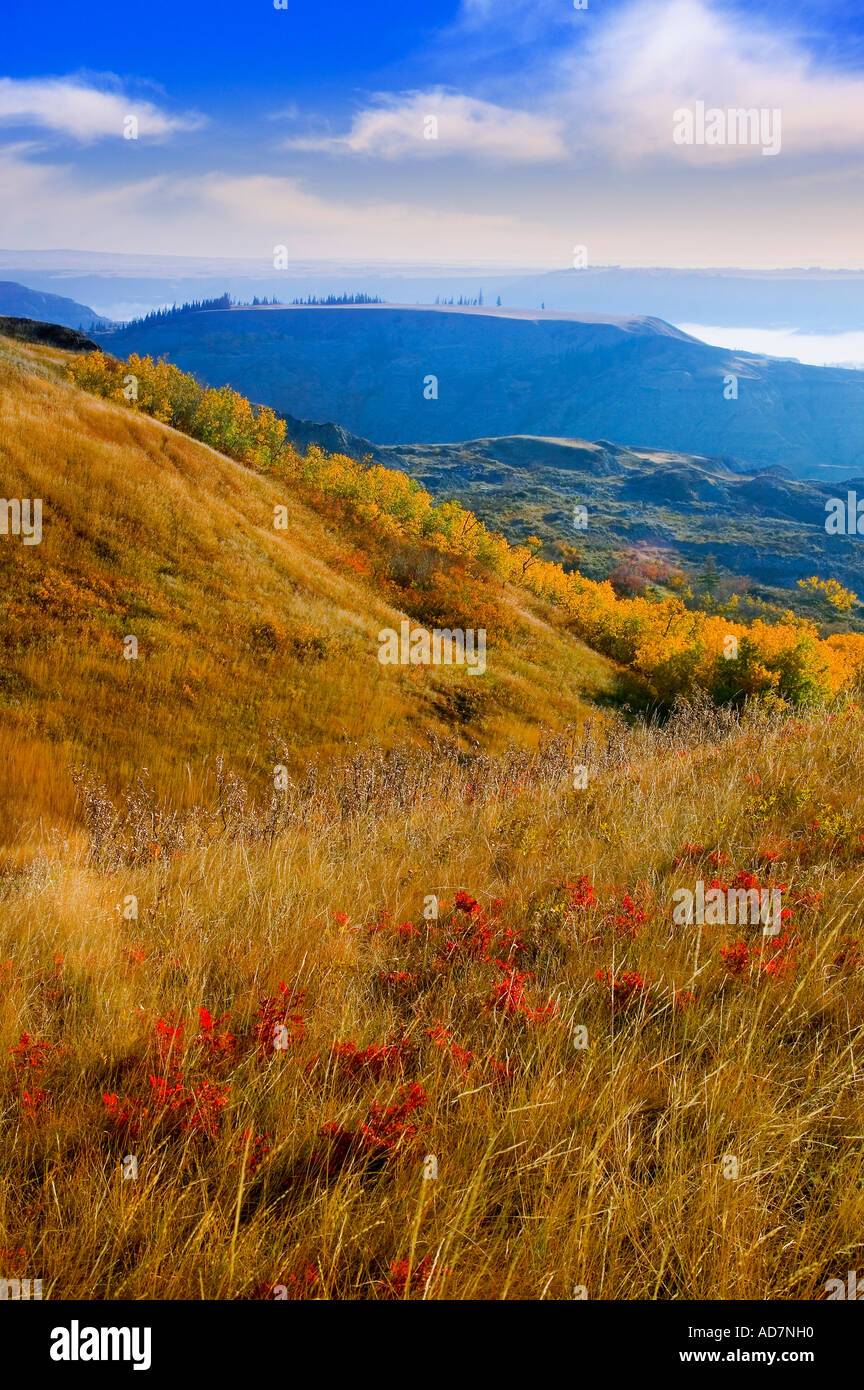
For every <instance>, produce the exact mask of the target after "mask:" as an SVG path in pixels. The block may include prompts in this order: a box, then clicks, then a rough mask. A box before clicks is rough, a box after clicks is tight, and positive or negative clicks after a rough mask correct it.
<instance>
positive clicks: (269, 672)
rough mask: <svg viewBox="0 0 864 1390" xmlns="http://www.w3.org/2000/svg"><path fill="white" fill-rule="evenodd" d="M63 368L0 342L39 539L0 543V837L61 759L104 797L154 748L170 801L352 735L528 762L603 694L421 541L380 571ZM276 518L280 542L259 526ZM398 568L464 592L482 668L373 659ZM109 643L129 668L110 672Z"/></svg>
mask: <svg viewBox="0 0 864 1390" xmlns="http://www.w3.org/2000/svg"><path fill="white" fill-rule="evenodd" d="M68 360H69V354H68V353H65V352H63V351H62V350H58V349H55V348H50V347H45V346H40V345H28V344H22V343H21V342H19V341H13V340H10V339H3V338H0V417H2V419H3V421H4V430H3V436H2V439H0V465H2V477H3V486H4V491H5V495H6V496H7V497H18V498H22V497H27V498H34V497H35V498H41V499H42V504H43V518H44V519H43V539H42V543H41V544H40V545H33V546H25V545H23V544H22V543H21V540H20V538H18V537H15V536H10V535H4V536H2V537H0V579H2V589H0V593H2V597H0V630H2V641H3V646H2V662H0V705H2V708H3V721H2V733H0V744H2V759H3V763H4V767H5V776H4V778H3V786H4V794H3V796H2V798H0V809H2V812H3V819H4V824H5V826H6V834H7V835H8V836H13V835H14V834H15V833H16V831H17V829H18V828H20V825H21V824H22V823H23V821H26V820H28V819H30V818H38V817H39V816H45V818H46V819H47V820H48V821H51V820H53V819H55V818H57V817H60V818H65V817H67V816H69V815H71V814H72V810H73V806H74V790H73V788H72V785H71V783H70V782H69V780H68V777H66V776H58V775H57V772H58V769H64V768H66V767H67V766H71V765H73V764H78V763H86V764H87V765H88V766H89V767H90V768H91V769H92V770H93V771H94V772H95V773H98V775H99V776H102V777H104V778H105V779H106V780H107V781H108V783H109V784H110V785H111V786H114V787H116V786H122V785H125V783H126V782H127V781H129V780H130V779H131V778H132V777H133V776H134V775H135V773H136V772H137V770H138V769H139V768H140V767H141V766H151V765H152V763H153V760H154V759H155V758H157V757H159V758H162V759H164V758H165V756H166V750H169V751H168V753H167V756H168V762H169V764H170V767H171V776H170V778H168V779H167V782H166V785H170V790H171V791H172V792H173V793H174V794H176V795H178V796H180V797H181V799H182V798H189V797H194V795H195V785H196V779H197V777H198V775H199V773H200V771H201V768H202V766H203V767H205V768H206V767H210V766H211V765H212V760H213V758H214V757H215V756H216V755H217V754H219V753H225V754H226V755H227V756H228V757H229V759H234V760H236V761H237V763H238V764H240V765H242V766H243V767H244V768H247V769H248V768H252V769H253V770H254V774H255V776H256V777H257V778H258V779H259V781H262V780H263V781H264V782H265V783H266V782H267V780H268V779H269V778H270V777H271V776H272V768H273V765H274V761H278V760H281V761H282V762H283V763H285V765H286V766H287V767H288V768H289V770H290V771H291V772H292V773H296V772H297V771H298V770H299V769H300V768H301V767H302V766H303V765H304V764H305V762H306V760H307V758H309V757H313V758H316V757H319V758H320V757H324V756H326V755H328V754H331V753H333V752H336V751H339V750H344V749H345V748H346V747H349V748H350V747H353V746H355V745H356V744H365V743H368V742H369V741H370V740H377V741H378V742H379V743H380V744H381V745H382V746H385V747H386V746H390V745H392V744H395V743H397V742H400V741H403V740H406V739H407V740H408V741H409V742H410V741H415V742H418V743H420V744H423V745H425V744H427V743H428V742H429V740H430V739H434V738H438V739H439V740H446V741H450V742H453V741H454V740H455V743H456V744H457V745H459V746H463V747H466V748H467V747H472V746H475V747H477V748H485V749H488V750H490V751H492V750H494V749H495V748H498V747H501V746H503V745H504V744H505V743H509V742H511V741H514V742H516V743H522V744H524V745H525V746H526V747H527V746H531V745H532V744H533V743H536V740H537V738H538V735H539V732H540V729H541V727H542V726H543V725H544V724H548V725H563V724H565V723H568V722H571V721H578V720H579V719H580V718H581V717H582V716H583V715H585V713H586V712H587V710H588V708H589V702H590V701H591V700H592V699H598V698H599V699H604V698H608V697H609V696H611V694H612V693H613V692H614V690H615V689H616V686H617V684H618V682H619V680H620V679H621V677H620V673H618V671H617V669H616V667H615V666H614V664H613V663H612V662H610V661H608V660H606V659H605V658H604V657H602V656H599V655H598V654H596V653H595V652H592V651H589V650H588V649H587V648H586V647H584V646H583V645H582V644H581V643H580V642H578V641H576V640H575V639H574V638H573V637H571V636H570V635H568V634H567V633H566V632H565V631H564V630H563V629H562V628H561V626H560V625H555V624H553V623H552V622H551V621H550V610H548V608H547V607H546V606H545V605H544V604H543V603H541V602H539V601H535V600H534V599H532V597H531V595H530V594H528V593H527V592H525V591H516V590H512V589H508V588H507V586H504V585H502V584H501V583H500V582H497V581H493V580H492V578H491V577H490V576H486V577H485V578H484V577H483V575H482V574H480V575H473V576H470V575H468V574H467V573H466V572H465V571H464V570H460V569H458V568H454V567H453V565H452V564H451V563H450V562H448V560H447V559H446V557H440V558H437V559H436V557H435V555H434V554H433V553H432V552H429V553H424V550H423V547H419V548H418V547H417V546H411V547H406V548H405V552H404V555H400V546H399V544H398V542H395V541H394V542H393V543H390V544H388V546H387V551H386V556H385V557H384V560H385V561H386V563H384V561H382V562H381V563H384V571H385V573H384V574H383V576H382V575H379V568H378V567H379V558H380V557H378V556H377V554H376V552H375V549H374V546H372V545H371V544H370V538H369V531H368V527H367V528H364V527H363V526H360V525H357V526H354V527H352V526H350V525H348V524H347V523H346V522H345V521H344V519H343V518H341V517H340V516H339V515H338V514H336V513H335V512H331V513H330V514H328V513H327V511H326V510H325V511H321V510H318V511H316V510H313V509H312V508H311V507H309V506H307V505H304V503H303V502H302V501H301V500H300V499H299V498H298V496H297V495H296V493H292V492H291V491H289V490H288V489H287V488H286V487H285V485H284V484H281V483H279V482H277V481H275V480H273V479H269V478H265V477H261V476H260V475H258V474H256V473H254V472H252V471H251V470H249V469H248V468H244V467H243V466H242V465H241V464H239V463H236V462H234V461H233V460H231V459H229V458H226V457H225V456H224V455H222V454H219V453H216V452H215V451H214V450H212V449H209V448H207V447H206V445H204V444H200V443H197V442H196V441H194V440H192V439H189V438H188V437H186V436H185V435H182V434H180V433H178V432H177V431H176V430H174V429H172V428H170V427H169V426H166V425H162V424H159V423H157V422H156V421H154V420H151V419H149V418H147V417H145V416H142V415H140V414H135V413H132V412H130V411H128V410H126V409H125V408H124V407H123V406H119V405H114V404H111V403H109V402H105V401H101V400H97V399H95V398H94V397H92V396H89V395H87V394H85V393H84V392H82V391H80V390H77V389H76V388H75V387H74V386H72V385H71V384H69V383H68V382H67V381H66V380H65V379H64V374H65V364H66V362H67V361H68ZM279 505H287V507H288V526H287V529H286V530H278V531H277V530H276V529H274V524H273V522H274V507H276V506H279ZM400 565H401V566H402V569H403V570H404V571H405V572H408V573H413V572H414V571H415V570H416V568H417V567H418V566H420V567H423V566H425V567H426V570H427V571H429V570H431V571H433V572H434V571H435V570H436V566H437V567H438V568H440V569H441V570H442V572H443V571H450V572H451V579H450V581H449V582H451V583H452V584H454V585H456V586H457V587H458V585H459V584H460V583H461V584H463V585H464V584H469V583H470V586H471V592H472V598H471V602H472V603H473V611H474V613H475V614H476V616H477V624H476V625H477V626H480V625H485V626H486V627H487V629H488V643H489V650H490V653H492V652H494V659H493V658H492V657H491V656H490V660H489V668H488V670H487V673H486V674H485V675H484V676H478V677H472V676H470V675H468V674H467V672H466V671H465V670H464V668H462V669H457V668H455V667H452V668H448V667H417V666H409V667H401V666H382V665H381V664H380V663H379V661H378V659H377V655H378V637H377V634H378V633H379V631H380V630H382V629H384V628H391V627H392V628H395V629H397V630H398V629H399V626H400V621H401V618H402V616H403V615H402V613H401V612H400V611H399V608H398V605H397V603H396V602H395V597H396V596H397V595H398V592H399V590H398V588H393V587H391V588H390V589H389V590H388V586H387V580H386V572H387V571H389V570H391V569H393V568H394V567H396V568H398V567H399V566H400ZM460 576H461V578H460ZM469 606H470V605H469ZM454 625H457V624H456V623H454ZM464 625H465V626H467V625H468V624H464ZM127 636H134V637H136V638H137V641H138V653H139V654H138V657H137V659H124V638H125V637H127ZM61 670H62V672H63V679H62V680H60V679H58V672H59V671H61ZM274 731H276V734H275V735H274ZM271 735H274V736H276V738H277V742H278V743H279V747H280V749H281V750H282V751H281V753H280V755H279V759H276V757H275V755H271V744H272V742H273V738H272V737H271ZM192 767H194V768H195V769H197V771H196V772H194V773H193V772H192V771H190V770H189V769H190V768H192ZM13 806H14V814H13Z"/></svg>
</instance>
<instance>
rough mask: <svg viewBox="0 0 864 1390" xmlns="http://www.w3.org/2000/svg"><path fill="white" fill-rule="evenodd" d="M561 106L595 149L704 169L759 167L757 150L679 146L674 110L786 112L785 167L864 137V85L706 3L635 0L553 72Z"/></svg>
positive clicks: (791, 41) (798, 45) (799, 45)
mask: <svg viewBox="0 0 864 1390" xmlns="http://www.w3.org/2000/svg"><path fill="white" fill-rule="evenodd" d="M550 90H551V93H552V97H551V108H552V110H553V111H555V112H557V113H558V114H559V115H562V114H563V113H564V112H565V111H566V112H567V113H568V124H570V125H571V126H572V125H573V124H575V123H577V122H578V125H576V128H577V129H578V132H579V143H580V144H581V145H583V146H584V147H585V148H587V149H592V150H595V151H602V152H605V153H607V154H610V155H613V156H614V155H618V156H621V157H622V158H624V159H629V160H632V159H636V160H638V159H639V158H642V157H645V156H651V155H656V154H660V155H668V156H669V157H670V158H674V159H677V160H679V161H681V160H689V161H690V162H691V163H701V164H705V163H706V162H707V161H709V160H710V161H711V163H712V164H716V163H718V162H729V161H733V160H747V159H752V158H753V156H754V154H755V155H757V156H758V154H759V150H758V149H754V148H753V147H747V146H735V145H731V144H730V145H717V146H710V147H706V146H704V145H703V146H695V145H694V146H689V147H688V146H673V145H672V126H673V112H674V111H675V110H676V109H678V108H681V107H693V106H694V105H695V103H696V102H697V101H703V102H704V103H705V104H706V106H707V107H717V108H720V109H722V110H728V109H729V108H745V109H751V108H756V109H763V108H764V109H768V110H775V109H779V110H780V112H781V114H782V155H783V158H784V163H785V161H787V160H788V161H792V160H795V159H796V158H801V157H804V158H805V159H806V158H809V157H810V156H812V155H813V154H814V153H818V152H825V153H828V152H839V153H852V152H857V151H858V150H860V147H861V142H862V139H864V79H862V78H861V77H860V76H858V75H855V74H847V73H840V72H836V71H834V70H832V69H831V68H830V67H828V66H825V65H821V66H820V65H819V64H817V62H816V61H815V59H814V58H813V57H812V55H811V54H810V53H809V52H808V50H807V48H806V46H805V45H804V43H803V42H802V41H801V40H800V39H799V38H798V37H797V36H796V35H795V34H794V33H793V32H791V31H788V30H787V31H786V32H783V31H782V30H781V29H779V28H778V26H777V25H776V24H775V25H774V26H773V27H772V28H771V29H768V28H767V27H766V26H765V25H764V23H760V21H758V20H757V19H748V18H747V17H746V16H745V15H742V13H741V11H740V10H736V11H735V12H734V14H733V13H730V12H728V11H723V10H721V9H719V8H718V7H717V6H715V5H712V4H708V3H705V0H666V3H664V4H656V3H655V0H637V2H636V3H635V4H632V5H630V6H628V7H627V8H626V9H623V10H619V11H617V12H616V13H615V14H613V15H612V17H611V18H610V19H609V20H608V21H607V22H605V23H603V24H598V25H597V26H596V27H595V28H593V29H592V30H591V31H590V32H589V34H588V38H587V43H586V45H585V47H584V48H580V49H579V50H578V51H576V50H573V51H570V52H568V53H565V54H564V55H563V56H562V57H561V58H560V59H559V61H558V63H557V65H556V68H555V70H554V71H553V72H552V73H551V74H550Z"/></svg>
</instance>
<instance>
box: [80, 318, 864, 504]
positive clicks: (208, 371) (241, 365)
mask: <svg viewBox="0 0 864 1390" xmlns="http://www.w3.org/2000/svg"><path fill="white" fill-rule="evenodd" d="M97 337H98V340H99V342H100V343H101V344H102V346H103V347H104V348H105V350H106V351H107V352H110V353H113V354H114V355H116V356H120V357H125V356H126V355H127V354H129V353H131V352H136V353H139V354H150V355H152V356H156V357H159V356H163V355H165V356H169V357H170V360H171V361H172V362H173V363H175V364H176V365H177V366H179V367H182V368H183V369H184V370H187V371H191V372H194V373H196V374H197V375H198V376H199V377H200V378H201V379H202V380H204V381H206V382H208V383H209V384H211V385H219V384H221V383H222V382H227V383H228V384H229V385H231V386H233V387H234V389H235V390H237V391H239V392H241V393H242V394H243V395H246V396H249V397H250V398H251V399H253V400H259V401H263V402H264V403H265V404H266V405H269V406H272V407H273V408H274V409H275V410H278V411H279V412H280V413H281V414H286V415H289V414H290V415H294V416H297V417H299V418H300V419H306V420H336V421H338V422H339V424H340V425H342V426H343V427H344V428H345V429H346V430H349V431H351V432H352V433H354V434H358V435H361V436H364V437H366V438H368V439H372V440H374V441H375V442H376V443H377V444H408V443H421V442H422V443H446V442H453V441H457V440H463V439H473V438H477V437H478V436H483V437H487V436H498V435H517V434H530V435H540V436H554V437H557V438H565V437H566V438H580V439H610V440H612V441H613V442H615V443H617V444H624V445H629V446H631V447H650V448H658V449H671V450H679V451H682V452H686V453H695V454H713V455H718V456H720V457H726V458H739V459H741V460H744V461H746V463H748V464H750V465H751V466H752V465H763V466H772V465H775V464H779V465H782V466H784V467H787V468H789V469H790V470H791V471H792V472H793V473H795V474H797V475H799V476H819V475H820V474H822V475H824V476H828V477H838V478H842V477H849V476H850V475H852V474H854V473H856V472H864V374H862V373H861V372H855V371H846V370H843V369H840V368H827V367H808V366H801V365H800V364H799V363H797V362H793V361H787V360H783V359H780V358H770V357H757V356H755V355H753V354H750V353H744V352H737V353H736V352H730V351H727V350H726V349H723V348H716V347H709V346H708V345H707V344H705V343H701V342H698V341H697V340H696V339H694V338H690V337H688V336H687V334H685V333H681V332H679V331H678V330H677V329H675V328H673V327H671V326H670V325H669V324H667V323H664V322H663V321H662V320H660V319H653V318H640V317H638V316H632V315H631V316H629V317H627V316H615V315H606V316H603V315H593V316H592V315H588V314H583V315H579V314H569V315H568V314H566V313H551V312H547V313H542V312H538V311H530V310H518V309H489V308H468V309H460V308H405V307H390V306H379V305H373V306H364V307H358V306H355V307H349V308H311V309H310V308H281V307H280V308H274V307H261V308H232V309H226V310H222V311H217V310H214V311H210V312H207V313H197V314H195V313H192V314H184V315H183V316H182V317H180V318H177V319H169V320H167V321H166V322H164V323H153V324H144V323H142V324H135V325H131V326H130V327H129V328H127V329H123V330H120V331H117V332H112V333H108V334H102V335H97ZM431 378H434V379H435V380H434V382H433V381H432V380H431ZM730 378H735V381H736V382H737V397H735V398H734V399H733V398H731V397H730V396H729V390H731V387H730V386H729V379H730ZM433 393H437V394H433Z"/></svg>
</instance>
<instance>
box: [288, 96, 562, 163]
mask: <svg viewBox="0 0 864 1390" xmlns="http://www.w3.org/2000/svg"><path fill="white" fill-rule="evenodd" d="M285 146H286V148H289V149H299V150H320V151H325V152H328V153H332V154H354V155H369V156H373V157H377V158H379V159H401V158H404V157H406V156H409V157H410V156H414V157H416V156H418V155H425V156H428V157H434V156H438V157H439V158H440V157H444V158H446V157H452V156H454V155H455V156H469V157H473V158H478V159H484V160H495V161H500V162H519V161H525V160H530V161H534V162H541V161H545V160H554V159H560V158H561V157H562V156H563V155H564V154H565V153H566V146H565V143H564V140H563V137H562V133H561V130H560V127H559V122H558V121H557V120H556V119H555V118H554V117H553V116H550V115H537V114H533V113H530V112H528V111H515V110H510V109H508V108H507V107H504V106H495V105H494V104H493V103H491V102H488V101H481V100H479V99H478V98H476V97H471V96H464V95H460V94H459V93H454V92H448V91H445V90H444V89H443V88H441V87H437V88H431V89H429V90H428V91H422V92H402V93H398V94H393V95H386V94H385V95H379V96H377V97H376V98H375V99H374V101H373V103H372V104H371V105H370V106H368V107H366V108H365V109H364V110H363V111H360V112H358V114H357V115H356V116H355V117H354V120H353V121H352V123H351V128H350V130H349V131H348V132H347V133H346V134H345V135H340V136H317V137H316V136H311V137H295V138H292V139H289V140H286V141H285Z"/></svg>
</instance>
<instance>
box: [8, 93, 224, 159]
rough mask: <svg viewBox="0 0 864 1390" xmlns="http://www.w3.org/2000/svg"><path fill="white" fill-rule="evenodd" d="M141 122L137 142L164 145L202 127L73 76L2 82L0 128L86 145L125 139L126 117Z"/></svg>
mask: <svg viewBox="0 0 864 1390" xmlns="http://www.w3.org/2000/svg"><path fill="white" fill-rule="evenodd" d="M129 116H135V117H137V120H138V138H139V139H156V140H163V139H165V138H166V137H167V136H169V135H172V134H173V133H174V132H175V131H179V130H195V129H197V128H198V127H200V126H201V125H203V124H204V120H203V117H201V116H198V115H195V114H186V115H183V116H171V115H168V114H166V113H165V112H164V111H160V109H159V108H158V107H157V106H154V105H153V103H152V102H149V101H142V100H140V99H138V98H135V97H130V96H127V95H125V94H124V93H123V92H122V91H119V90H107V89H102V88H98V87H94V86H92V85H88V84H87V83H85V82H82V81H78V80H76V79H75V78H70V77H39V78H25V79H16V78H11V77H2V78H0V123H3V124H5V125H13V126H39V127H40V128H42V129H46V130H53V131H57V132H60V133H62V134H64V135H69V136H71V137H72V138H73V139H74V140H78V141H80V142H81V143H88V142H90V141H93V140H98V139H100V138H103V137H106V136H117V137H122V135H123V129H124V122H125V121H126V119H127V117H129Z"/></svg>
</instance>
